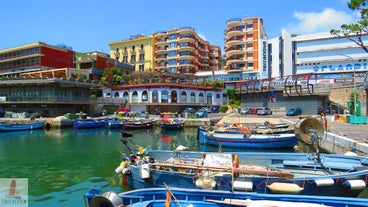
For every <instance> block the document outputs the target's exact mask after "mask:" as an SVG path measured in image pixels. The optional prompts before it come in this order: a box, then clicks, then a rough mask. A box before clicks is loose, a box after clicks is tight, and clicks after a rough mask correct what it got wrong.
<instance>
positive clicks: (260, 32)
mask: <svg viewBox="0 0 368 207" xmlns="http://www.w3.org/2000/svg"><path fill="white" fill-rule="evenodd" d="M224 33H225V48H224V50H225V61H226V65H225V70H227V71H229V72H238V73H240V72H241V73H248V74H249V77H250V78H249V79H254V77H256V78H259V77H260V73H261V72H262V70H263V68H264V67H265V66H264V60H263V58H262V57H263V56H262V54H263V52H264V51H263V45H262V43H263V40H264V39H266V38H267V36H266V32H265V29H264V25H263V20H262V19H261V18H257V17H255V18H244V19H230V20H228V21H227V22H226V28H225V32H224Z"/></svg>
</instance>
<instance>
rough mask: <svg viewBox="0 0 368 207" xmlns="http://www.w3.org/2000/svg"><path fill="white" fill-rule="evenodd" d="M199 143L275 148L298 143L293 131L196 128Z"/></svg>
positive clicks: (289, 146)
mask: <svg viewBox="0 0 368 207" xmlns="http://www.w3.org/2000/svg"><path fill="white" fill-rule="evenodd" d="M198 131H199V132H198V138H199V142H200V144H209V145H216V146H223V147H237V148H260V149H277V148H293V147H294V146H295V145H296V144H297V143H298V137H297V136H296V135H295V134H294V133H284V134H279V133H276V134H253V133H251V131H250V130H243V131H242V130H239V129H238V128H235V129H223V128H222V129H220V128H217V129H214V128H212V129H210V128H209V129H205V128H203V127H199V128H198Z"/></svg>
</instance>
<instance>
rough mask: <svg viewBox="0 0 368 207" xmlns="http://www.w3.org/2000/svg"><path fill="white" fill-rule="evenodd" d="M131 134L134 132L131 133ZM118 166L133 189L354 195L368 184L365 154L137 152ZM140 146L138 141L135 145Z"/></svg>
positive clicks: (180, 148)
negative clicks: (177, 188) (166, 186)
mask: <svg viewBox="0 0 368 207" xmlns="http://www.w3.org/2000/svg"><path fill="white" fill-rule="evenodd" d="M129 136H131V134H129ZM129 136H127V135H125V134H124V133H123V132H122V139H121V141H122V143H123V144H124V145H125V146H126V147H127V149H128V150H129V151H130V152H131V154H130V155H129V156H126V155H122V162H121V163H120V165H119V166H118V167H117V168H116V169H115V172H116V173H121V174H122V176H125V177H126V178H127V181H128V184H129V187H130V188H132V189H142V188H153V187H165V185H166V184H167V185H168V186H170V187H180V188H191V189H195V188H197V189H211V190H229V191H239V192H244V191H246V192H257V193H266V194H299V195H323V196H345V197H354V196H357V195H358V194H359V193H361V192H362V191H363V190H364V189H366V187H367V183H368V159H367V158H366V157H363V156H349V155H339V154H324V153H319V151H318V150H317V151H316V152H315V153H287V152H226V153H222V152H192V151H183V150H185V149H186V147H185V146H181V145H180V146H178V147H177V148H176V149H175V150H173V151H168V150H147V149H144V148H142V147H139V148H138V149H137V150H133V148H132V147H131V146H130V145H131V144H134V143H132V142H133V141H132V140H131V139H129ZM134 146H135V147H136V146H137V145H136V144H134Z"/></svg>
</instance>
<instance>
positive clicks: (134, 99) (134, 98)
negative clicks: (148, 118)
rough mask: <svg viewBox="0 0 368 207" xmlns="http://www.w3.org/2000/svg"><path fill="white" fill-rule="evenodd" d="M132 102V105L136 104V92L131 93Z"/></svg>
mask: <svg viewBox="0 0 368 207" xmlns="http://www.w3.org/2000/svg"><path fill="white" fill-rule="evenodd" d="M132 102H133V103H137V102H138V92H137V91H134V92H133V93H132Z"/></svg>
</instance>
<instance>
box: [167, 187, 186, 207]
mask: <svg viewBox="0 0 368 207" xmlns="http://www.w3.org/2000/svg"><path fill="white" fill-rule="evenodd" d="M164 185H165V187H166V189H167V191H168V192H169V193H170V195H171V196H172V197H173V198H174V200H175V202H176V203H177V204H178V205H179V206H180V207H182V205H181V204H180V202H179V200H178V199H176V197H175V195H174V194H173V192H172V191H171V189H170V188H169V186H167V184H166V183H165V182H164Z"/></svg>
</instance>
